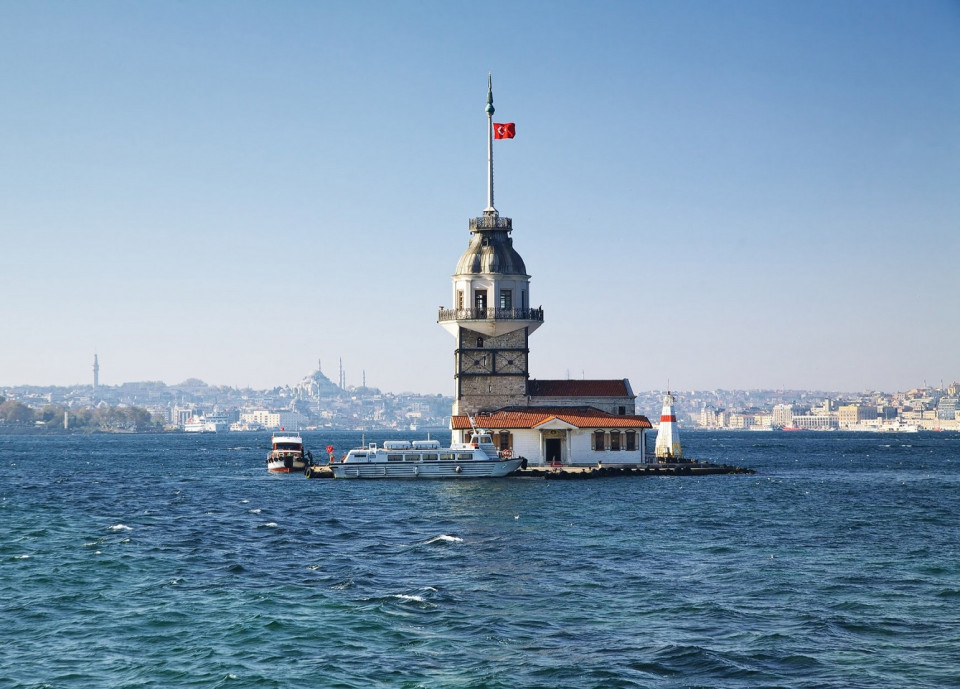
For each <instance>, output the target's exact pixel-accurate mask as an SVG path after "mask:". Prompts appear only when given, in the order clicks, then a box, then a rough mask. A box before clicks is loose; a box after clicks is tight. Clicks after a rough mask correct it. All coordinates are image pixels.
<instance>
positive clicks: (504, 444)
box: [500, 431, 511, 450]
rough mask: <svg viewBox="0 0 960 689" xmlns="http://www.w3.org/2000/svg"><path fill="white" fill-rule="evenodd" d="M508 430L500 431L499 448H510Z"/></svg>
mask: <svg viewBox="0 0 960 689" xmlns="http://www.w3.org/2000/svg"><path fill="white" fill-rule="evenodd" d="M510 435H511V434H510V432H509V431H500V449H501V450H509V449H510V441H511V437H510Z"/></svg>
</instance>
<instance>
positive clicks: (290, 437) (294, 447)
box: [267, 432, 307, 474]
mask: <svg viewBox="0 0 960 689" xmlns="http://www.w3.org/2000/svg"><path fill="white" fill-rule="evenodd" d="M306 466H307V455H306V453H304V451H303V438H301V437H300V434H299V433H284V432H281V433H274V434H273V437H272V438H271V450H270V453H269V454H268V455H267V471H274V472H277V473H284V474H289V473H291V472H298V473H299V472H302V471H303V470H304V469H305V468H306Z"/></svg>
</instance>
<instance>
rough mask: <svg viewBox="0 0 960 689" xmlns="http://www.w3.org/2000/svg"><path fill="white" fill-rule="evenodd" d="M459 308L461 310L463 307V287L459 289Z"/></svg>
mask: <svg viewBox="0 0 960 689" xmlns="http://www.w3.org/2000/svg"><path fill="white" fill-rule="evenodd" d="M457 308H458V309H460V310H462V309H463V290H462V289H460V290H457Z"/></svg>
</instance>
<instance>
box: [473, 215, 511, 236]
mask: <svg viewBox="0 0 960 689" xmlns="http://www.w3.org/2000/svg"><path fill="white" fill-rule="evenodd" d="M475 230H513V220H512V219H511V218H507V217H504V216H500V215H484V216H481V217H479V218H470V231H471V232H473V231H475Z"/></svg>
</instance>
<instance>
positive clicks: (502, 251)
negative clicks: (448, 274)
mask: <svg viewBox="0 0 960 689" xmlns="http://www.w3.org/2000/svg"><path fill="white" fill-rule="evenodd" d="M478 220H483V218H478ZM495 220H499V221H501V222H500V223H499V224H506V225H507V227H508V229H496V230H484V229H480V230H475V231H474V232H473V234H472V236H471V237H470V244H469V245H468V246H467V250H466V251H464V252H463V255H462V256H461V257H460V260H459V261H458V262H457V272H456V274H457V275H477V274H481V273H499V274H501V275H526V274H527V268H526V266H525V265H524V263H523V259H522V258H520V254H518V253H517V250H516V249H514V248H513V239H512V238H511V237H510V235H509V233H510V228H509V221H510V218H495ZM504 220H505V221H507V222H506V223H503V221H504ZM471 224H475V223H471ZM471 229H474V228H472V227H471Z"/></svg>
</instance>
